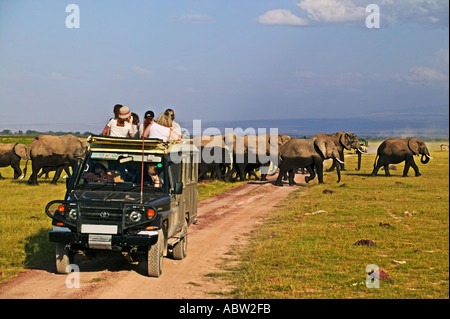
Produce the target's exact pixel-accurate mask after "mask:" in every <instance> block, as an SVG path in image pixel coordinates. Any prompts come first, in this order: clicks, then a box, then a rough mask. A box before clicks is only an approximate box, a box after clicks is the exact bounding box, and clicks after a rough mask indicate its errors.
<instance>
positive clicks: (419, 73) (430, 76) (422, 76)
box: [405, 66, 449, 82]
mask: <svg viewBox="0 0 450 319" xmlns="http://www.w3.org/2000/svg"><path fill="white" fill-rule="evenodd" d="M405 79H406V80H408V81H414V82H442V81H448V80H449V78H448V74H444V73H442V72H440V71H438V70H435V69H432V68H428V67H422V66H420V67H415V68H412V69H410V70H409V73H408V75H406V76H405Z"/></svg>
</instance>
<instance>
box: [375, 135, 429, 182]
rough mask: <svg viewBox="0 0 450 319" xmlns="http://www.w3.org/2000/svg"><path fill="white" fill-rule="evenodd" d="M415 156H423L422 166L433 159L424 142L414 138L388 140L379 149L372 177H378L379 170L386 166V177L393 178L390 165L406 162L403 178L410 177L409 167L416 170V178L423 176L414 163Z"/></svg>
mask: <svg viewBox="0 0 450 319" xmlns="http://www.w3.org/2000/svg"><path fill="white" fill-rule="evenodd" d="M414 155H417V156H419V155H422V157H421V159H420V162H421V163H422V164H427V163H428V162H429V161H430V159H431V156H430V152H429V151H428V148H427V146H426V144H425V142H424V141H422V140H419V139H417V138H413V137H407V138H401V139H394V138H390V139H387V140H385V141H384V142H383V143H381V145H380V146H379V147H378V150H377V156H376V158H375V163H374V165H373V171H372V174H371V175H372V176H376V175H377V173H378V170H379V169H380V168H381V167H382V166H384V174H385V176H391V175H390V173H389V164H398V163H401V162H403V161H405V168H404V170H403V175H402V176H403V177H407V176H408V171H409V167H412V168H413V169H414V172H415V173H416V176H421V175H422V174H420V173H419V168H418V167H417V165H416V163H415V162H414V157H413V156H414Z"/></svg>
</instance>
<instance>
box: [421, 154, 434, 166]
mask: <svg viewBox="0 0 450 319" xmlns="http://www.w3.org/2000/svg"><path fill="white" fill-rule="evenodd" d="M431 158H432V157H431V156H430V155H427V154H422V157H421V158H420V162H421V163H422V164H427V163H428V162H429V161H430V159H431Z"/></svg>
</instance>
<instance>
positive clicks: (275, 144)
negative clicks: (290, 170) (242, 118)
mask: <svg viewBox="0 0 450 319" xmlns="http://www.w3.org/2000/svg"><path fill="white" fill-rule="evenodd" d="M290 139H291V137H290V136H288V135H282V134H261V135H246V136H236V137H235V139H234V143H233V145H232V146H231V145H229V147H230V149H232V150H233V170H235V171H237V172H238V175H239V177H240V179H241V180H246V174H248V173H250V174H251V175H253V176H256V173H252V172H253V171H254V169H257V168H260V170H261V180H262V181H265V180H267V173H268V170H269V167H270V164H271V163H274V164H275V166H277V165H278V158H279V155H280V150H281V148H282V147H283V145H284V144H286V143H287V141H289V140H290Z"/></svg>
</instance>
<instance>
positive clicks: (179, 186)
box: [173, 182, 183, 194]
mask: <svg viewBox="0 0 450 319" xmlns="http://www.w3.org/2000/svg"><path fill="white" fill-rule="evenodd" d="M173 193H174V194H183V183H182V182H177V183H175V189H174V192H173Z"/></svg>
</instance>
